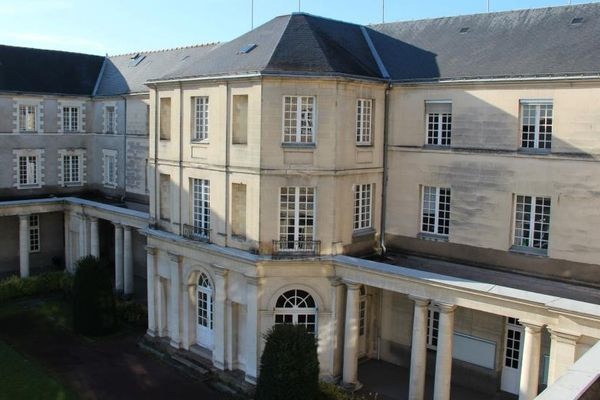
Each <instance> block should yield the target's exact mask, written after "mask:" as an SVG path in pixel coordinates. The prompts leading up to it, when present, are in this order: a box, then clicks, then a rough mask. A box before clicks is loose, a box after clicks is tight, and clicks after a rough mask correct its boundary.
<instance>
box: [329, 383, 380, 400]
mask: <svg viewBox="0 0 600 400" xmlns="http://www.w3.org/2000/svg"><path fill="white" fill-rule="evenodd" d="M320 390H321V397H320V400H367V397H365V396H362V395H357V394H354V393H350V392H348V391H346V390H344V389H342V388H341V387H339V386H336V385H334V384H332V383H326V382H321V383H320ZM368 398H369V399H376V398H377V395H374V396H370V397H368Z"/></svg>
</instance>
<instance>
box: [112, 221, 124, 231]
mask: <svg viewBox="0 0 600 400" xmlns="http://www.w3.org/2000/svg"><path fill="white" fill-rule="evenodd" d="M113 225H114V226H115V229H123V225H122V224H121V223H119V222H113Z"/></svg>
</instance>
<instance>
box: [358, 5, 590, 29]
mask: <svg viewBox="0 0 600 400" xmlns="http://www.w3.org/2000/svg"><path fill="white" fill-rule="evenodd" d="M582 6H597V7H600V3H581V4H571V5H568V4H567V5H561V6H546V7H531V8H517V9H514V10H503V11H490V12H477V13H472V14H458V15H452V16H445V17H433V18H417V19H405V20H397V21H391V22H383V23H375V24H368V25H365V26H367V27H374V26H385V25H393V24H400V23H409V22H422V21H436V20H444V19H453V18H461V17H475V16H480V15H501V14H511V13H521V12H524V11H541V10H556V9H559V8H581V7H582Z"/></svg>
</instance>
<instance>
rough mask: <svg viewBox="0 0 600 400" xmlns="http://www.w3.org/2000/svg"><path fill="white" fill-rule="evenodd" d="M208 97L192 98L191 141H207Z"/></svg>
mask: <svg viewBox="0 0 600 400" xmlns="http://www.w3.org/2000/svg"><path fill="white" fill-rule="evenodd" d="M209 104H210V101H209V97H208V96H194V97H192V111H193V125H192V128H193V131H192V135H193V139H192V140H193V141H196V142H204V141H207V140H208V138H209V136H208V128H209V126H208V122H209Z"/></svg>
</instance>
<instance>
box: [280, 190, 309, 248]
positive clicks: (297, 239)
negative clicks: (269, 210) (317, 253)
mask: <svg viewBox="0 0 600 400" xmlns="http://www.w3.org/2000/svg"><path fill="white" fill-rule="evenodd" d="M291 189H293V190H294V193H293V196H294V203H293V208H292V209H284V207H282V205H283V203H282V201H281V200H282V196H287V197H288V198H289V196H291V195H292V194H291V193H290V190H291ZM284 190H285V193H284ZM301 192H303V193H301ZM301 196H305V197H306V196H310V197H311V198H312V202H309V201H305V202H301V201H300V197H301ZM301 203H302V204H303V205H304V207H300V205H301ZM316 203H317V188H316V187H314V186H284V187H281V188H279V240H280V246H279V250H280V251H281V252H285V251H291V252H293V251H308V252H310V251H314V246H315V237H316V232H317V231H316V224H317V207H316V205H317V204H316ZM286 204H292V203H291V202H289V201H288V202H286ZM309 204H310V205H311V206H310V207H309ZM301 208H302V210H301ZM301 211H303V213H304V215H302V218H301V215H300V214H301ZM309 211H310V212H309ZM290 212H291V213H292V214H293V215H287V214H289V213H290ZM284 213H285V214H286V218H284V216H283V214H284ZM292 217H293V221H294V224H293V225H289V224H285V225H282V224H281V221H282V219H285V220H286V221H289V220H290V219H292ZM308 221H312V223H311V224H308V223H305V224H303V225H302V226H301V225H300V222H308ZM290 227H291V228H292V229H293V233H291V234H292V235H293V240H292V241H290V240H289V239H288V236H289V235H290V233H289V232H286V231H287V230H289V228H290ZM307 227H310V228H311V229H310V230H311V231H312V232H309V233H307V230H306V228H307ZM308 243H311V244H312V245H311V246H307V244H308Z"/></svg>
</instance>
